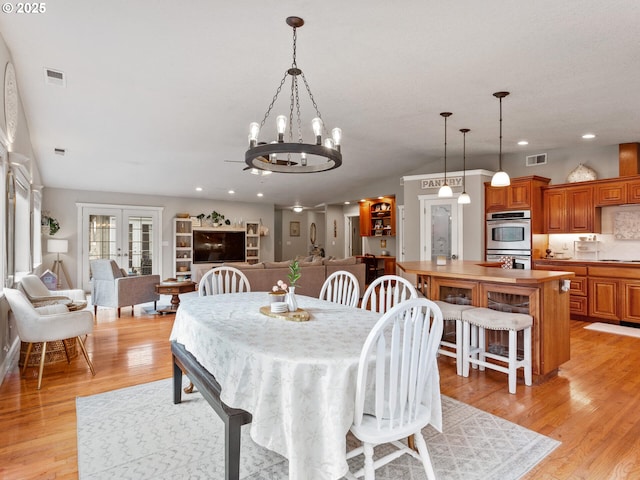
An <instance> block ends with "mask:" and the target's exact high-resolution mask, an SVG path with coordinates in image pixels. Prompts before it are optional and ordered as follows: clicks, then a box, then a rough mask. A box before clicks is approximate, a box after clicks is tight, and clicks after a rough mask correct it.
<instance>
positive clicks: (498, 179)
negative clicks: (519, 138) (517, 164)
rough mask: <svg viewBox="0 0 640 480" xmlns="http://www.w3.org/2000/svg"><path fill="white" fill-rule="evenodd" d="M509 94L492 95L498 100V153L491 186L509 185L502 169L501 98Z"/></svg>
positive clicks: (505, 173) (497, 93) (507, 176)
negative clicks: (496, 166) (496, 167)
mask: <svg viewBox="0 0 640 480" xmlns="http://www.w3.org/2000/svg"><path fill="white" fill-rule="evenodd" d="M507 95H509V92H496V93H494V94H493V96H494V97H496V98H498V99H499V100H500V154H499V155H498V171H497V172H496V173H494V174H493V178H491V186H492V187H508V186H509V185H511V179H510V178H509V174H508V173H507V172H505V171H504V170H502V99H503V98H504V97H506V96H507Z"/></svg>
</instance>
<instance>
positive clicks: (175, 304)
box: [171, 293, 180, 310]
mask: <svg viewBox="0 0 640 480" xmlns="http://www.w3.org/2000/svg"><path fill="white" fill-rule="evenodd" d="M179 305H180V297H179V296H178V294H177V293H174V294H173V295H172V296H171V309H172V310H177V309H178V306H179Z"/></svg>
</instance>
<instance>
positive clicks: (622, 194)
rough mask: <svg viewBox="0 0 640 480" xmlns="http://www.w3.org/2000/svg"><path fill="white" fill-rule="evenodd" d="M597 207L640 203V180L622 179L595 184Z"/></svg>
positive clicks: (634, 178)
mask: <svg viewBox="0 0 640 480" xmlns="http://www.w3.org/2000/svg"><path fill="white" fill-rule="evenodd" d="M594 186H595V190H596V194H595V199H596V206H597V207H605V206H609V205H625V204H629V203H640V178H638V177H637V176H633V177H626V178H625V177H620V178H615V179H611V180H598V181H597V182H594Z"/></svg>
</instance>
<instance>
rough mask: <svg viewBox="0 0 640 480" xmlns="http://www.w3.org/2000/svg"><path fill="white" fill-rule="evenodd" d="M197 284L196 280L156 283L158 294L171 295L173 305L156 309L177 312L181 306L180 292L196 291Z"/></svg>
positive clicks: (159, 311) (161, 311)
mask: <svg viewBox="0 0 640 480" xmlns="http://www.w3.org/2000/svg"><path fill="white" fill-rule="evenodd" d="M195 291H196V284H195V283H194V282H169V281H167V282H162V283H159V284H157V285H156V293H157V294H158V295H171V305H169V306H168V307H161V308H158V309H157V310H156V312H158V313H176V310H178V307H179V306H180V296H179V295H180V294H181V293H188V292H195Z"/></svg>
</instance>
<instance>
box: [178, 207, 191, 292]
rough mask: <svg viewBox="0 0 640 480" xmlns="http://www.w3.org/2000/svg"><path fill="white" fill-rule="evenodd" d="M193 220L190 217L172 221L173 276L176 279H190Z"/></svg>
mask: <svg viewBox="0 0 640 480" xmlns="http://www.w3.org/2000/svg"><path fill="white" fill-rule="evenodd" d="M192 232H193V222H192V221H191V219H190V218H176V219H174V223H173V238H174V239H175V243H174V248H173V276H174V278H175V279H177V280H191V273H192V272H191V265H192V261H193V248H192V247H193V245H192V241H193V238H192Z"/></svg>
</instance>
